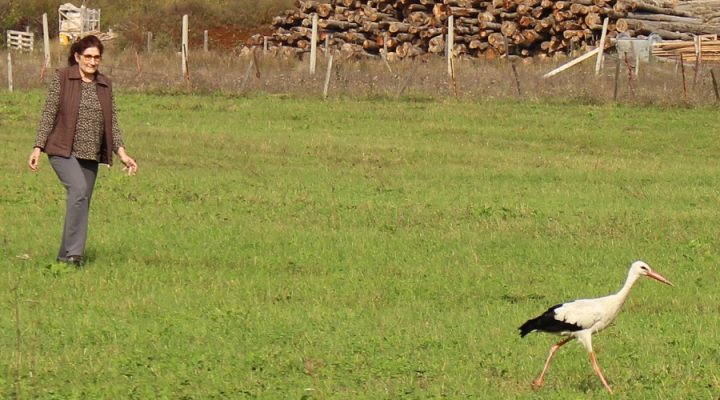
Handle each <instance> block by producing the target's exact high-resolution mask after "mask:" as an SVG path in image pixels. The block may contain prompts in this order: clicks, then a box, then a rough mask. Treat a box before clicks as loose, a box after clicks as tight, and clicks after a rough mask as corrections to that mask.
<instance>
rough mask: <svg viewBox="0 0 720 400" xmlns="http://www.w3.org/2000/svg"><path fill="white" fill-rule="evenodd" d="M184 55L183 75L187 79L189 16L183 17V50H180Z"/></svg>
mask: <svg viewBox="0 0 720 400" xmlns="http://www.w3.org/2000/svg"><path fill="white" fill-rule="evenodd" d="M180 51H181V54H182V74H183V76H184V77H186V78H187V75H188V68H187V58H188V16H187V14H185V15H183V17H182V49H180Z"/></svg>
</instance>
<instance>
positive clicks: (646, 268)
mask: <svg viewBox="0 0 720 400" xmlns="http://www.w3.org/2000/svg"><path fill="white" fill-rule="evenodd" d="M640 269H641V270H643V271H645V272H648V267H646V266H644V265H643V266H642V267H640Z"/></svg>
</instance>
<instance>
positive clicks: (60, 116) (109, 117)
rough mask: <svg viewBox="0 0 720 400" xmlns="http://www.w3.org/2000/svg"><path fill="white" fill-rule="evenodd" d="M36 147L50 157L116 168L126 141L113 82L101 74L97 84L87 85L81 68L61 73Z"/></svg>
mask: <svg viewBox="0 0 720 400" xmlns="http://www.w3.org/2000/svg"><path fill="white" fill-rule="evenodd" d="M106 126H109V127H110V129H108V130H107V131H106V130H105V127H106ZM35 146H37V147H40V148H41V149H43V151H45V152H46V153H48V154H49V155H58V156H63V157H69V156H74V157H76V158H81V159H86V160H95V161H99V162H103V163H106V164H112V152H113V151H114V152H117V150H118V148H120V147H122V146H123V140H122V135H121V132H120V129H119V126H118V123H117V117H116V112H115V101H114V98H113V96H112V86H111V84H110V81H109V80H108V79H107V78H106V77H105V76H103V75H102V74H99V73H98V74H97V76H96V80H95V81H94V82H91V83H87V82H83V81H82V79H80V71H79V68H78V66H73V67H68V68H63V69H59V70H58V73H57V74H56V75H55V77H54V78H53V79H52V81H51V82H50V85H49V87H48V96H47V100H46V102H45V108H44V110H43V113H42V116H41V118H40V125H39V127H38V131H37V137H36V139H35Z"/></svg>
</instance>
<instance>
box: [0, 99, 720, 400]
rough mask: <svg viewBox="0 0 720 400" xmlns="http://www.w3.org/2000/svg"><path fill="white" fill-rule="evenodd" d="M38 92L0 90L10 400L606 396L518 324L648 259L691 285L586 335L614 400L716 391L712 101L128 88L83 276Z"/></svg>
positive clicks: (594, 291)
mask: <svg viewBox="0 0 720 400" xmlns="http://www.w3.org/2000/svg"><path fill="white" fill-rule="evenodd" d="M43 101H44V92H43V91H31V92H14V93H8V92H6V91H3V92H2V93H0V143H1V144H2V145H0V168H1V169H2V171H3V173H2V174H0V245H1V246H2V247H1V248H0V256H1V257H0V260H1V261H0V267H1V269H0V270H1V271H2V274H3V275H4V277H3V278H2V279H0V315H2V318H0V329H2V331H3V332H5V334H4V335H0V366H2V369H1V371H2V373H1V374H0V396H2V397H8V398H10V397H13V396H15V397H18V398H37V399H55V398H57V399H69V398H78V399H81V398H83V399H86V398H137V399H148V398H172V399H179V398H186V399H212V398H217V399H219V398H233V399H234V398H271V399H272V398H278V399H286V398H294V399H303V398H304V399H347V398H366V399H385V398H386V399H395V398H409V399H413V398H417V399H425V398H442V397H445V398H452V399H456V398H472V399H476V398H494V399H501V398H506V399H517V398H552V399H565V398H567V399H575V398H605V397H606V396H607V394H606V392H605V391H604V389H603V387H602V385H601V384H600V382H599V380H598V379H597V378H596V377H595V375H594V374H593V371H592V369H591V367H590V362H589V360H588V357H587V354H586V352H585V350H584V349H583V348H582V347H581V346H580V345H579V344H575V343H573V344H570V345H568V346H566V347H564V348H563V349H562V350H561V351H560V352H559V354H558V356H557V358H556V359H555V363H554V364H553V366H552V367H551V369H550V372H549V375H548V377H547V383H546V386H545V388H543V389H542V390H541V391H539V392H537V393H535V392H533V391H532V390H531V389H530V381H531V380H532V379H533V378H534V377H535V376H536V374H537V373H538V372H539V371H540V369H541V368H542V364H543V362H544V360H545V357H546V355H547V351H548V349H549V347H550V345H551V344H552V343H554V341H555V340H556V339H555V338H553V337H549V336H543V335H537V334H533V335H530V336H528V337H526V338H525V339H522V340H521V339H520V337H519V336H518V334H517V327H518V326H519V325H520V324H522V323H523V322H524V321H525V320H526V319H528V318H530V317H534V316H536V315H537V314H539V313H540V312H542V311H544V310H545V309H546V308H547V307H548V306H550V305H552V304H555V303H558V302H562V301H566V300H571V299H574V298H578V297H594V296H600V295H605V294H609V293H611V292H614V291H616V290H618V289H619V288H620V286H621V285H622V283H623V282H624V279H625V277H626V273H627V268H628V266H629V264H630V262H632V261H633V260H636V259H643V260H645V261H646V262H648V263H649V264H650V265H651V266H653V267H654V268H655V269H656V270H657V271H659V272H660V273H662V274H663V275H665V276H666V277H667V278H668V279H670V280H671V281H673V283H674V284H675V285H676V287H675V288H670V287H667V286H664V285H660V284H657V283H655V282H652V281H650V280H640V281H639V282H638V284H637V285H636V287H635V289H634V291H633V293H632V294H631V296H630V299H629V301H628V303H627V304H626V305H625V308H624V310H623V312H622V313H621V315H620V317H619V318H618V320H617V321H616V324H615V326H613V327H611V328H610V329H608V330H607V331H605V332H603V333H601V334H599V335H598V336H596V337H595V340H594V345H595V347H596V351H597V352H598V360H599V363H600V365H601V367H602V368H603V370H604V373H605V375H606V376H607V377H608V379H609V381H610V384H611V385H612V386H613V388H614V389H615V391H616V393H617V395H616V396H615V397H616V398H627V399H641V398H642V399H645V398H652V399H655V398H657V399H669V398H678V399H679V398H706V399H707V398H714V397H716V396H717V395H718V393H720V365H718V363H717V360H718V359H720V334H718V328H719V327H720V313H719V312H720V295H718V290H717V287H718V284H719V283H720V282H719V280H720V279H719V278H718V273H717V266H716V265H717V262H718V254H717V249H718V248H719V247H720V243H718V242H719V239H718V237H719V235H718V229H717V225H718V224H717V223H718V220H719V219H720V215H719V214H720V208H719V207H718V204H719V200H720V189H719V188H720V163H718V155H719V154H720V144H719V143H720V142H718V134H720V118H718V112H717V110H716V109H710V108H694V109H682V108H650V107H645V108H640V107H637V108H632V107H625V106H612V105H610V106H592V105H568V104H540V103H511V102H500V103H491V102H487V103H474V102H456V101H446V102H443V101H436V100H433V101H428V100H424V99H422V98H414V99H413V98H407V99H404V100H398V101H390V100H376V101H369V100H368V101H358V100H343V99H339V100H334V101H332V102H322V101H318V100H314V99H296V98H284V97H281V96H277V97H273V96H268V97H251V98H232V97H221V96H190V95H187V96H182V95H179V96H155V95H141V94H128V93H119V94H118V95H117V102H118V107H119V112H120V115H119V117H120V123H121V126H122V127H123V130H124V135H125V140H126V143H127V145H128V150H129V152H130V154H131V155H133V156H134V157H135V158H136V159H137V161H138V163H139V164H140V173H139V175H138V176H136V177H134V178H131V177H127V176H125V175H124V174H123V173H122V172H121V171H120V168H119V167H118V166H115V167H113V168H112V169H109V170H108V169H105V168H102V170H101V173H100V177H99V179H98V184H97V187H96V191H95V195H94V197H93V213H92V215H91V232H90V240H89V243H88V250H87V251H88V252H87V257H88V258H89V263H88V265H87V266H86V267H85V268H83V269H82V270H79V271H75V270H70V269H66V268H61V267H59V266H57V265H55V264H53V259H54V255H55V253H56V251H57V246H58V245H59V233H60V230H61V226H62V216H63V211H64V210H63V208H64V192H63V189H62V187H61V186H60V184H59V182H58V180H57V178H56V177H55V175H54V172H53V171H52V169H51V168H50V165H49V163H48V162H47V160H46V159H45V158H43V159H42V163H41V170H40V172H39V173H37V174H31V173H30V172H28V171H27V168H26V166H25V161H26V158H27V156H28V154H29V151H30V147H31V146H32V142H33V139H34V135H35V128H36V125H37V120H38V117H39V114H40V110H41V108H42V104H43ZM18 316H19V321H18ZM18 346H19V349H20V353H19V354H18V352H17V349H18ZM18 369H19V375H18ZM18 376H19V379H18Z"/></svg>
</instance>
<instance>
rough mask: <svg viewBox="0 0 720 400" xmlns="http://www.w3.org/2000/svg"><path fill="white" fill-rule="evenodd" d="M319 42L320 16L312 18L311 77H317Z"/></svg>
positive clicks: (315, 15)
mask: <svg viewBox="0 0 720 400" xmlns="http://www.w3.org/2000/svg"><path fill="white" fill-rule="evenodd" d="M317 41H318V15H317V13H315V14H313V17H312V38H311V39H310V75H315V65H316V63H317Z"/></svg>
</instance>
